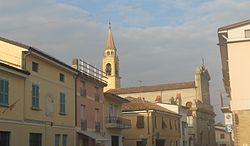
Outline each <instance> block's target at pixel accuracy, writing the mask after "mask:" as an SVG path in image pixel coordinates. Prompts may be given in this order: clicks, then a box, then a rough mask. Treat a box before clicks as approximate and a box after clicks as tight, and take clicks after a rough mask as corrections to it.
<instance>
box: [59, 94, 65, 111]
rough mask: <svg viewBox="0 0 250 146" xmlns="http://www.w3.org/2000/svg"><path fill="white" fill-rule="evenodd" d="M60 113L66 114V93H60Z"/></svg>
mask: <svg viewBox="0 0 250 146" xmlns="http://www.w3.org/2000/svg"><path fill="white" fill-rule="evenodd" d="M60 113H61V114H65V113H66V105H65V93H63V92H60Z"/></svg>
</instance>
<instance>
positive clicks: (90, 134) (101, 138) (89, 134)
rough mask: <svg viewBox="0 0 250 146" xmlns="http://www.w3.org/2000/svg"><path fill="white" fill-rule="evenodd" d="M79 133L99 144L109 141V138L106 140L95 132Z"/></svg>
mask: <svg viewBox="0 0 250 146" xmlns="http://www.w3.org/2000/svg"><path fill="white" fill-rule="evenodd" d="M77 133H79V134H83V135H86V136H88V137H90V138H92V139H94V140H95V141H96V142H97V143H101V142H104V141H108V139H107V138H105V137H103V136H101V135H99V134H97V133H95V132H92V131H77Z"/></svg>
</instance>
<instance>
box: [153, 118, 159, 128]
mask: <svg viewBox="0 0 250 146" xmlns="http://www.w3.org/2000/svg"><path fill="white" fill-rule="evenodd" d="M154 123H155V128H158V126H157V117H156V116H155V117H154Z"/></svg>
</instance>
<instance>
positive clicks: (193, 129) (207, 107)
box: [107, 66, 216, 146]
mask: <svg viewBox="0 0 250 146" xmlns="http://www.w3.org/2000/svg"><path fill="white" fill-rule="evenodd" d="M209 80H210V76H209V73H208V71H207V69H205V67H204V66H201V67H198V68H196V70H195V80H194V81H192V82H182V83H172V84H159V85H151V86H139V87H129V88H117V89H110V90H109V91H107V92H111V93H114V94H117V95H119V96H121V97H124V98H125V97H129V96H131V97H144V98H145V99H146V100H148V101H150V102H157V103H170V104H176V105H182V106H186V107H188V115H187V116H188V119H187V122H188V135H189V139H188V145H189V146H214V145H215V144H216V143H215V132H214V123H215V120H214V117H215V113H214V112H213V107H212V105H211V104H210V93H209Z"/></svg>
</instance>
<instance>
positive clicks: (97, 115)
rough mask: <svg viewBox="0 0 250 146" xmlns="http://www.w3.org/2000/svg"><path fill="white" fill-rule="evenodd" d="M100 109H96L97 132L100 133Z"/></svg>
mask: <svg viewBox="0 0 250 146" xmlns="http://www.w3.org/2000/svg"><path fill="white" fill-rule="evenodd" d="M100 126H101V125H100V121H99V109H95V130H96V132H100V128H101V127H100Z"/></svg>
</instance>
